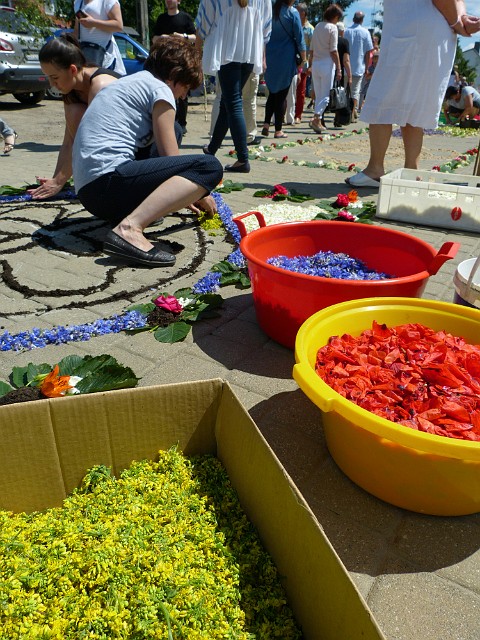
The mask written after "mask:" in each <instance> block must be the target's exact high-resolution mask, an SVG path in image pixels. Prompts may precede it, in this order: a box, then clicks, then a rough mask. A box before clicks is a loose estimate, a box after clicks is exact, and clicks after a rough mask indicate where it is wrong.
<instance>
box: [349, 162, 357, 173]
mask: <svg viewBox="0 0 480 640" xmlns="http://www.w3.org/2000/svg"><path fill="white" fill-rule="evenodd" d="M355 166H356V165H355V163H354V162H352V164H349V165H348V170H349V171H353V169H354V168H355Z"/></svg>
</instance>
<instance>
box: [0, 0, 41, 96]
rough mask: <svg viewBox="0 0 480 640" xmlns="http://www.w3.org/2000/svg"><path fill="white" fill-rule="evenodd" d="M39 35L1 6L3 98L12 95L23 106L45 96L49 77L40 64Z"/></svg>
mask: <svg viewBox="0 0 480 640" xmlns="http://www.w3.org/2000/svg"><path fill="white" fill-rule="evenodd" d="M42 44H43V37H42V36H41V34H40V32H39V31H38V30H36V29H35V27H33V26H32V25H30V24H29V23H28V22H27V20H26V19H25V18H24V17H23V16H21V15H19V14H17V13H16V12H15V11H14V10H13V9H10V8H8V7H0V95H2V94H6V93H11V94H13V97H14V98H16V99H17V100H18V101H19V102H21V103H23V104H36V103H37V102H40V100H42V99H43V98H44V96H45V91H46V89H48V78H47V77H46V76H45V74H44V73H43V71H42V69H41V67H40V64H39V62H38V52H39V50H40V48H41V47H42Z"/></svg>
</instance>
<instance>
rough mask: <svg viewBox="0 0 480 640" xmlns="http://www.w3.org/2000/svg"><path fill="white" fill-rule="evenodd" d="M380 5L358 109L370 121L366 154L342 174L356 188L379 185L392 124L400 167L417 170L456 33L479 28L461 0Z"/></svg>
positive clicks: (466, 33)
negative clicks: (374, 58) (356, 168)
mask: <svg viewBox="0 0 480 640" xmlns="http://www.w3.org/2000/svg"><path fill="white" fill-rule="evenodd" d="M383 8H384V14H383V20H384V21H383V32H382V55H381V56H380V60H379V63H378V65H377V68H376V70H375V74H374V76H373V78H372V81H371V83H370V87H369V89H368V96H367V99H366V101H365V105H364V107H363V109H362V114H361V120H363V121H364V122H367V123H368V124H369V136H370V159H369V162H368V164H367V166H366V168H365V169H364V170H363V171H362V172H360V173H357V174H355V175H354V176H352V177H351V178H347V179H346V182H347V183H348V184H349V185H351V186H353V187H355V188H356V187H371V188H378V187H379V186H380V178H381V176H382V175H384V173H385V169H384V160H385V155H386V152H387V149H388V145H389V142H390V138H391V135H392V125H393V124H397V125H399V126H400V127H401V131H402V137H403V144H404V149H405V164H404V166H405V167H406V168H409V169H418V162H419V159H420V154H421V151H422V144H423V130H424V129H434V128H436V126H437V124H438V116H439V113H440V109H441V107H442V101H443V97H444V95H445V91H446V88H447V85H448V80H449V77H450V73H451V69H452V65H453V61H454V58H455V52H456V42H457V35H462V36H470V35H472V33H476V32H477V31H479V30H480V19H479V18H476V17H473V16H469V15H468V14H467V11H466V9H465V3H464V2H463V0H402V2H399V1H398V0H385V1H384V3H383ZM425 25H428V28H425Z"/></svg>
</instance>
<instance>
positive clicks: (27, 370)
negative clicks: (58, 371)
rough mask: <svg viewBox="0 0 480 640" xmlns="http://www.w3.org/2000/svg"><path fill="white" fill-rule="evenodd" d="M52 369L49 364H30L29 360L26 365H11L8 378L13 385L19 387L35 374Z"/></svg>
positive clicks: (48, 371) (30, 379)
mask: <svg viewBox="0 0 480 640" xmlns="http://www.w3.org/2000/svg"><path fill="white" fill-rule="evenodd" d="M52 369H53V367H52V365H51V364H47V363H45V362H44V363H43V364H32V363H31V362H29V363H28V364H27V366H26V367H13V369H12V373H11V374H10V376H9V380H10V382H11V384H13V386H14V387H16V388H17V389H19V388H20V387H24V386H25V385H27V384H28V383H29V382H31V381H32V380H33V379H34V378H35V376H38V375H40V374H45V373H50V371H51V370H52Z"/></svg>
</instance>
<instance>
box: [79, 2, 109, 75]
mask: <svg viewBox="0 0 480 640" xmlns="http://www.w3.org/2000/svg"><path fill="white" fill-rule="evenodd" d="M79 12H83V13H85V12H84V11H83V0H82V2H81V4H80V9H79V11H78V12H77V13H79ZM81 27H82V25H81V24H80V23H78V35H79V40H80V42H79V45H80V49H81V51H82V53H83V55H84V56H85V60H86V61H87V63H88V64H91V65H93V66H94V67H102V66H103V61H104V60H105V54H106V53H107V49H108V47H109V46H110V42H111V40H110V42H109V43H108V44H107V46H106V47H102V45H100V44H97V43H96V42H88V40H82V38H81V30H82V29H81Z"/></svg>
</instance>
